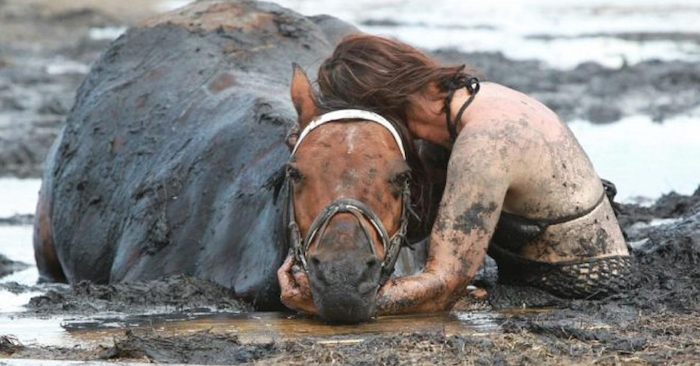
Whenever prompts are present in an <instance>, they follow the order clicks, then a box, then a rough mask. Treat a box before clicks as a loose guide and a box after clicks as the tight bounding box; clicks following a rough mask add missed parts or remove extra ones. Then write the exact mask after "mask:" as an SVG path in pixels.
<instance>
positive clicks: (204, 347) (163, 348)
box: [0, 192, 700, 365]
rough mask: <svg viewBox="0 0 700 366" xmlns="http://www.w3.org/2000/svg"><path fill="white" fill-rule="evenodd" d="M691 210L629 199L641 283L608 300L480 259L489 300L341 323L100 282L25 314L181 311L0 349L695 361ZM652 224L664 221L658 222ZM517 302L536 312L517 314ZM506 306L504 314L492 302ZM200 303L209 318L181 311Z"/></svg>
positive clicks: (254, 357) (176, 290)
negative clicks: (474, 322) (506, 271)
mask: <svg viewBox="0 0 700 366" xmlns="http://www.w3.org/2000/svg"><path fill="white" fill-rule="evenodd" d="M699 205H700V194H698V193H697V192H696V194H694V195H692V196H679V195H675V194H672V195H666V196H664V197H663V198H661V199H660V200H659V201H658V203H657V204H656V205H654V206H651V207H646V208H645V207H639V206H634V205H627V206H625V207H624V209H625V210H624V211H625V213H624V214H623V216H621V222H625V223H627V224H626V225H625V227H624V228H625V230H626V231H628V232H629V231H630V229H633V228H634V230H636V231H635V234H634V235H631V234H629V233H628V235H629V236H630V237H631V239H630V244H631V248H632V253H633V255H634V257H635V260H636V263H637V266H638V278H637V279H636V281H635V282H634V286H633V287H632V288H630V289H629V290H628V291H627V292H625V293H622V294H619V295H615V296H613V297H610V298H607V299H604V300H596V301H589V300H576V301H571V300H565V299H559V298H556V297H554V296H551V295H547V294H545V293H543V292H541V291H536V290H532V289H528V288H520V287H512V286H502V285H499V284H498V283H497V279H496V278H495V277H494V276H492V274H493V273H495V269H494V268H492V266H491V265H490V264H487V265H486V266H485V269H484V271H482V275H481V276H480V277H479V279H478V280H477V281H476V284H477V285H478V286H480V287H483V288H486V290H487V294H486V295H485V296H484V294H483V293H481V294H479V292H481V291H478V290H477V291H472V293H471V295H468V296H467V297H465V298H464V299H463V300H462V301H461V302H460V303H459V304H458V305H457V308H456V309H455V312H453V313H452V315H448V314H445V315H441V314H436V315H432V316H429V317H409V318H408V319H401V318H399V319H396V320H393V319H391V318H381V319H378V320H374V321H372V322H369V323H366V324H363V325H359V326H345V327H336V326H329V325H325V324H323V323H322V322H320V321H318V320H315V319H311V318H307V317H303V316H301V317H300V316H295V315H294V314H291V313H290V314H288V315H281V314H279V315H274V314H272V313H271V315H262V316H260V315H256V313H250V315H246V314H245V313H243V314H241V315H234V316H230V315H225V314H222V315H216V314H217V312H218V311H224V312H225V311H231V310H234V311H237V310H242V311H245V310H246V309H247V308H246V307H245V305H244V304H241V303H239V302H237V301H236V300H235V299H233V298H232V297H228V296H230V294H229V293H228V292H227V291H228V290H226V289H224V288H221V287H219V286H218V285H214V284H209V283H206V282H204V281H198V280H193V279H191V278H187V277H184V276H179V277H175V278H169V279H162V280H158V281H152V282H145V283H132V284H117V285H106V286H103V285H92V284H87V283H81V284H77V285H74V286H71V287H70V288H69V287H65V288H62V289H55V290H54V291H49V293H48V294H47V295H44V296H39V297H36V298H34V299H33V300H32V302H31V305H30V309H29V310H28V313H27V314H26V315H27V316H34V315H32V314H41V315H42V316H56V315H61V314H64V315H65V314H96V313H101V312H103V311H116V312H121V313H126V314H141V313H144V312H147V311H148V310H149V309H151V310H152V309H158V308H159V307H160V308H161V309H162V308H163V307H165V309H171V311H172V313H175V312H177V311H179V312H178V314H180V315H171V316H170V318H169V320H168V318H167V317H166V318H150V317H148V316H146V317H139V316H138V315H134V316H131V317H127V318H120V319H121V320H120V321H121V322H122V323H124V324H127V326H122V327H114V326H107V325H104V324H111V323H114V321H111V320H109V319H102V320H98V321H96V322H93V323H90V321H89V320H88V321H77V320H76V321H67V322H65V323H64V328H65V329H66V331H67V332H68V333H69V334H71V337H73V338H72V339H75V340H76V342H78V341H77V340H79V339H83V340H85V343H84V344H90V343H89V342H87V341H88V340H93V341H94V340H95V339H96V338H94V337H102V338H100V339H103V340H104V339H106V340H107V341H106V342H101V343H99V344H98V345H93V346H81V347H57V346H53V347H48V346H31V345H22V344H21V343H20V342H19V341H18V340H17V339H15V338H13V337H12V336H11V335H10V334H7V335H5V337H4V338H2V340H0V355H2V357H12V358H42V359H46V358H48V359H73V360H104V361H115V360H118V361H132V362H133V361H148V362H158V363H199V364H241V363H253V362H264V363H269V364H293V365H302V364H329V363H334V362H335V363H339V364H352V365H369V364H424V363H436V364H504V365H508V364H551V365H555V364H562V363H577V364H581V363H584V364H593V363H595V364H693V363H697V362H700V347H699V346H700V341H698V339H700V312H699V310H700V304H699V303H698V299H699V298H700V266H698V264H699V263H700V210H698V207H700V206H699ZM679 206H682V207H683V208H682V209H679V208H678V207H679ZM656 215H658V216H656ZM659 219H672V220H667V221H661V224H654V222H655V221H658V220H659ZM664 222H665V223H664ZM649 223H651V225H650V224H649ZM4 286H5V287H7V286H8V285H4ZM19 287H22V286H19ZM20 290H21V289H20ZM477 294H479V295H478V296H477ZM523 307H525V308H530V307H536V308H543V309H542V310H540V311H526V312H522V311H521V312H519V313H518V312H513V310H512V309H514V308H516V309H517V308H520V309H522V308H523ZM502 308H508V309H510V310H507V311H506V313H499V310H496V309H502ZM201 311H208V312H211V313H210V314H211V315H208V316H206V318H197V316H194V315H190V316H188V315H187V314H194V313H195V312H201ZM460 314H463V315H464V314H471V315H475V314H477V315H478V314H485V315H484V316H485V317H487V318H489V319H491V320H489V323H488V324H487V325H486V326H482V327H470V326H465V325H464V323H463V321H460V320H458V319H457V317H459V316H460ZM489 314H494V315H489ZM498 314H503V315H498ZM192 316H194V317H192ZM288 318H289V319H288ZM125 319H127V320H125ZM139 319H140V320H139ZM154 319H155V320H154ZM158 319H160V320H158ZM105 335H108V337H105Z"/></svg>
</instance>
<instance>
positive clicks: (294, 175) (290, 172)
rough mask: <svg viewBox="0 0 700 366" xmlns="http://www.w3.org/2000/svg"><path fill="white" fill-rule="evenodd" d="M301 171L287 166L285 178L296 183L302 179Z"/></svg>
mask: <svg viewBox="0 0 700 366" xmlns="http://www.w3.org/2000/svg"><path fill="white" fill-rule="evenodd" d="M302 177H303V176H302V174H301V171H299V169H297V168H295V167H293V166H291V165H288V166H287V178H289V179H290V180H291V181H292V182H294V183H297V182H299V181H300V180H301V178H302Z"/></svg>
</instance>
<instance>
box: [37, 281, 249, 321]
mask: <svg viewBox="0 0 700 366" xmlns="http://www.w3.org/2000/svg"><path fill="white" fill-rule="evenodd" d="M251 310H252V306H250V305H249V304H247V303H245V302H243V301H240V300H237V299H236V298H235V297H234V294H233V293H232V291H231V290H230V289H228V288H225V287H223V286H220V285H217V284H215V283H212V282H209V281H205V280H201V279H197V278H192V277H187V276H184V275H178V276H173V277H167V278H163V279H158V280H153V281H136V282H126V283H114V284H110V285H97V284H93V283H90V282H87V281H83V282H80V283H77V284H75V285H72V286H69V287H68V286H60V287H56V288H52V289H50V290H49V291H48V292H46V294H44V295H42V296H38V297H34V298H32V299H31V301H30V302H29V305H28V306H27V315H42V314H46V315H59V314H81V315H85V314H94V313H104V312H118V313H122V314H144V313H153V312H162V313H165V312H194V311H200V312H201V311H205V312H206V311H217V312H221V311H227V312H245V311H251Z"/></svg>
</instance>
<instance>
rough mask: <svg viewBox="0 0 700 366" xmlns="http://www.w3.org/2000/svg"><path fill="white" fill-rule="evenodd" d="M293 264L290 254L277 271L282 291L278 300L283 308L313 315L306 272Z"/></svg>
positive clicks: (314, 306) (292, 256) (292, 257)
mask: <svg viewBox="0 0 700 366" xmlns="http://www.w3.org/2000/svg"><path fill="white" fill-rule="evenodd" d="M293 263H294V255H292V254H291V253H290V254H289V255H288V256H287V259H286V260H285V261H284V263H283V264H282V267H280V269H278V270H277V280H278V281H279V284H280V288H281V290H282V294H281V295H280V300H282V303H283V304H284V306H286V307H288V308H290V309H293V310H297V311H300V312H304V313H307V314H312V315H315V314H316V313H317V310H316V305H314V299H313V297H312V295H311V287H309V278H308V276H306V272H304V271H302V270H300V269H299V268H298V267H297V266H295V265H293Z"/></svg>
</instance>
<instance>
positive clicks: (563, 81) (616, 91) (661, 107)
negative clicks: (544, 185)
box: [435, 35, 700, 123]
mask: <svg viewBox="0 0 700 366" xmlns="http://www.w3.org/2000/svg"><path fill="white" fill-rule="evenodd" d="M671 36H672V35H669V37H671ZM678 37H679V40H681V39H682V36H680V35H678ZM435 56H436V57H437V58H438V59H441V60H443V61H446V62H453V63H467V64H468V65H470V66H472V67H474V68H476V69H477V70H478V71H479V73H480V74H481V75H483V79H484V80H487V81H495V82H498V83H501V84H504V85H507V86H509V87H512V88H514V89H516V90H519V91H522V92H524V93H526V94H528V95H531V96H533V97H535V98H536V99H537V100H539V101H541V102H543V103H544V104H545V105H547V106H548V107H550V108H552V110H554V111H555V112H556V113H557V114H558V115H559V116H560V117H561V118H562V119H563V120H564V121H571V120H574V119H582V120H587V121H591V122H593V123H613V122H615V121H617V120H619V119H620V118H622V117H625V116H630V115H647V116H650V117H652V119H653V120H655V121H658V122H661V121H663V120H665V119H667V118H670V117H673V116H675V115H679V114H683V113H687V112H689V111H694V110H696V109H697V108H698V106H699V105H700V89H698V87H697V85H698V83H700V74H698V72H697V69H698V66H699V65H698V64H699V63H697V62H682V61H657V60H651V61H644V62H641V63H638V64H635V65H623V66H622V67H620V68H617V69H615V68H609V67H605V66H602V65H600V64H597V63H593V62H588V63H583V64H580V65H578V66H577V67H575V68H574V69H572V70H558V69H553V68H550V67H547V66H546V65H545V64H543V63H542V62H540V61H537V60H530V61H528V60H525V61H518V60H511V59H508V58H506V57H504V56H503V55H502V54H500V53H462V52H456V51H450V50H443V51H438V52H435ZM611 101H614V103H613V102H611Z"/></svg>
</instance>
